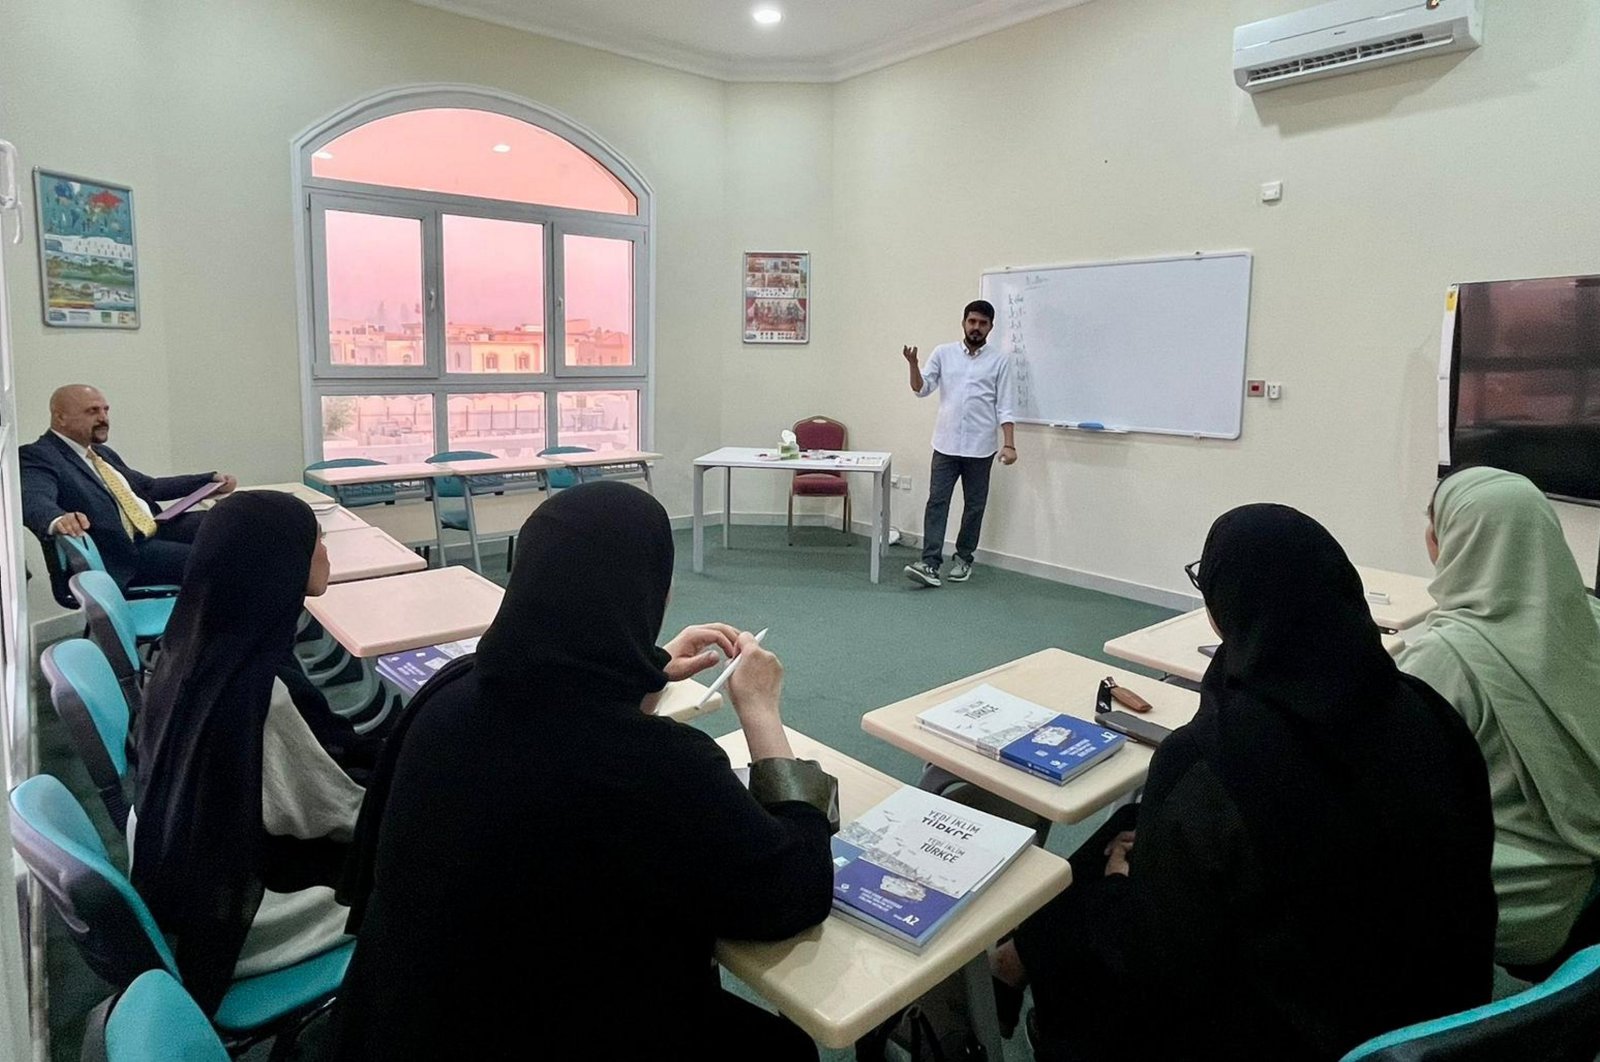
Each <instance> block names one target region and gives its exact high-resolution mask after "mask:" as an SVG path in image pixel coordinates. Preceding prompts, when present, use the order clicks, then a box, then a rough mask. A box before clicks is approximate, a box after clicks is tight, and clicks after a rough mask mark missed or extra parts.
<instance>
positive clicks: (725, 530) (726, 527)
mask: <svg viewBox="0 0 1600 1062" xmlns="http://www.w3.org/2000/svg"><path fill="white" fill-rule="evenodd" d="M732 530H733V466H732V465H729V466H728V467H727V468H724V469H723V470H722V548H723V549H728V548H729V547H730V544H731V543H730V539H729V536H730V534H731V533H732Z"/></svg>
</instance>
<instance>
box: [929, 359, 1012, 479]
mask: <svg viewBox="0 0 1600 1062" xmlns="http://www.w3.org/2000/svg"><path fill="white" fill-rule="evenodd" d="M940 388H943V390H942V391H940ZM935 391H940V394H939V419H938V420H937V421H935V422H934V426H933V448H934V449H935V450H937V451H939V452H940V453H941V454H948V455H949V456H951V457H989V456H990V455H992V454H993V453H994V452H995V451H996V450H998V449H999V448H1000V447H999V443H998V442H997V441H996V439H995V436H996V434H997V433H998V432H999V431H1000V425H1002V424H1011V423H1014V422H1015V421H1016V419H1017V415H1016V397H1015V396H1016V389H1015V388H1014V387H1013V386H1012V381H1011V359H1010V358H1009V357H1008V356H1007V355H1006V354H1005V352H1004V351H1002V350H1000V349H999V348H998V347H991V346H990V345H989V344H987V343H985V344H984V345H983V346H981V347H979V348H978V349H977V350H976V351H972V352H970V353H969V352H968V350H967V345H966V344H965V343H943V344H940V345H939V346H937V347H934V348H933V353H932V354H930V355H928V364H926V365H924V366H923V367H922V390H920V391H918V392H917V396H918V397H920V398H926V397H927V396H928V395H931V394H933V392H935Z"/></svg>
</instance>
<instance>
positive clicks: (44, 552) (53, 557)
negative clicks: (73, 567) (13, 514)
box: [28, 527, 78, 611]
mask: <svg viewBox="0 0 1600 1062" xmlns="http://www.w3.org/2000/svg"><path fill="white" fill-rule="evenodd" d="M28 530H29V531H30V532H32V533H33V537H34V539H35V540H36V541H37V542H38V543H39V554H40V556H42V557H43V558H44V573H45V575H46V576H48V577H49V579H50V596H51V597H53V598H55V599H56V604H58V605H60V606H61V607H62V608H69V609H72V610H74V611H76V610H77V608H78V602H77V601H75V600H73V597H72V591H71V590H68V589H67V576H69V575H71V574H72V572H71V571H70V570H68V568H67V559H66V558H65V557H63V556H62V555H61V547H60V546H58V545H57V544H56V536H55V535H41V534H39V533H38V532H37V531H34V530H33V529H32V528H31V527H30V528H29V529H28Z"/></svg>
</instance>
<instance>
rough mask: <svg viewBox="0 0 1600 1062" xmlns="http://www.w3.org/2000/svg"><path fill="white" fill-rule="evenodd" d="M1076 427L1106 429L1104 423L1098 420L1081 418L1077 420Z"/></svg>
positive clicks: (1096, 429)
mask: <svg viewBox="0 0 1600 1062" xmlns="http://www.w3.org/2000/svg"><path fill="white" fill-rule="evenodd" d="M1078 427H1079V428H1081V429H1082V430H1084V431H1105V430H1106V426H1105V425H1104V424H1101V423H1100V422H1099V421H1098V420H1081V421H1079V422H1078Z"/></svg>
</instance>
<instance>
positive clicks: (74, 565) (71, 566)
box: [51, 535, 178, 599]
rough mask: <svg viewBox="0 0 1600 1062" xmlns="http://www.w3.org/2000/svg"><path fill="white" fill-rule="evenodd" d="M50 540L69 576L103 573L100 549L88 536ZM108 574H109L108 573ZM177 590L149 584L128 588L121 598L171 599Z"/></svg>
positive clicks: (167, 585)
mask: <svg viewBox="0 0 1600 1062" xmlns="http://www.w3.org/2000/svg"><path fill="white" fill-rule="evenodd" d="M51 540H52V541H53V543H54V544H55V548H56V560H57V561H58V562H59V563H60V565H61V568H62V570H63V571H65V572H66V573H67V574H68V575H69V576H71V575H77V574H79V573H80V572H103V571H105V570H106V562H105V560H104V559H103V558H102V557H101V556H100V547H99V546H97V545H95V543H94V539H93V538H91V537H89V536H88V535H78V536H77V537H76V538H74V537H73V536H72V535H52V536H51ZM108 574H109V573H108ZM177 592H178V588H177V587H176V586H173V585H171V584H151V585H148V586H130V587H128V590H127V593H126V594H124V595H123V596H125V597H127V598H129V599H138V598H146V597H172V596H174V595H176V594H177Z"/></svg>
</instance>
